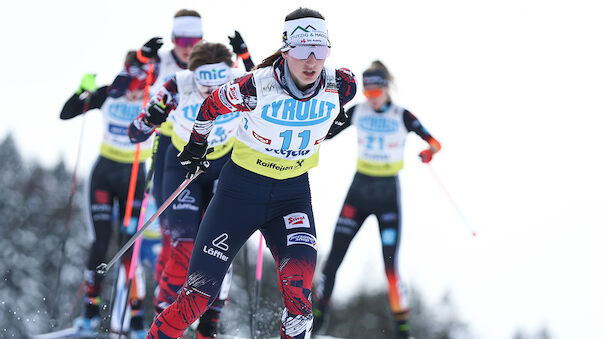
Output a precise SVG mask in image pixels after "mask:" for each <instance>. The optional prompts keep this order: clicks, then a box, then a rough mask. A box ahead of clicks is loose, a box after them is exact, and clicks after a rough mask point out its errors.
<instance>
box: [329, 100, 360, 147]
mask: <svg viewBox="0 0 603 339" xmlns="http://www.w3.org/2000/svg"><path fill="white" fill-rule="evenodd" d="M355 110H356V105H354V106H352V107H350V108H349V109H348V110H345V109H343V107H342V108H341V109H340V111H339V114H338V115H337V118H335V121H333V124H331V127H330V128H329V132H328V133H327V140H328V139H331V138H333V137H335V136H336V135H337V134H339V133H341V132H343V130H344V129H346V128H348V127H350V126H351V125H352V115H353V114H354V111H355Z"/></svg>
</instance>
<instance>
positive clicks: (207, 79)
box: [193, 62, 231, 87]
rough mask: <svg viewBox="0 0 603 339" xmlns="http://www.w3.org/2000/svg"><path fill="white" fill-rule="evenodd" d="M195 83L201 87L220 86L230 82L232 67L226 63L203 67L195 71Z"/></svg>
mask: <svg viewBox="0 0 603 339" xmlns="http://www.w3.org/2000/svg"><path fill="white" fill-rule="evenodd" d="M193 73H194V79H195V83H196V84H197V85H200V86H206V87H215V86H220V85H222V84H224V83H226V82H227V81H229V80H230V78H231V75H230V66H228V65H227V64H226V63H225V62H220V63H218V64H206V65H201V66H199V67H197V68H195V70H194V71H193Z"/></svg>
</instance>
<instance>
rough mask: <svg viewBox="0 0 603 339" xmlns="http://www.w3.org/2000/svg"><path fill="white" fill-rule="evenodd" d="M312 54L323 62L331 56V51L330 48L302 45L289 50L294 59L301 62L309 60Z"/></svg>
mask: <svg viewBox="0 0 603 339" xmlns="http://www.w3.org/2000/svg"><path fill="white" fill-rule="evenodd" d="M312 53H314V57H315V58H316V59H318V60H323V59H326V58H327V57H328V56H329V55H330V54H331V49H330V48H329V46H314V45H300V46H295V47H293V48H291V49H290V50H289V54H290V55H291V56H292V57H294V58H295V59H300V60H304V59H308V58H309V57H310V54H312Z"/></svg>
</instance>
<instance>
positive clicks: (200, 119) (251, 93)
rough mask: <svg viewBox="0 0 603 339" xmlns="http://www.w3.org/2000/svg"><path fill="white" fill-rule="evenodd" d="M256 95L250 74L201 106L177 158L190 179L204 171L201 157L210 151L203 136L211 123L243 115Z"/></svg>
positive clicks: (253, 101)
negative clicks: (230, 114) (223, 115)
mask: <svg viewBox="0 0 603 339" xmlns="http://www.w3.org/2000/svg"><path fill="white" fill-rule="evenodd" d="M256 104H257V94H256V88H255V82H254V80H253V74H252V73H249V74H245V75H243V76H242V77H240V78H237V79H235V80H233V81H231V82H228V83H226V84H224V85H222V86H220V87H219V88H218V89H216V90H215V91H213V92H212V93H211V94H210V96H209V97H207V99H205V101H204V102H203V104H202V105H201V108H200V109H199V113H198V114H197V119H196V120H195V124H194V125H193V130H192V132H191V136H190V139H189V141H188V144H186V145H185V146H184V149H183V150H182V152H180V154H178V160H179V161H180V164H181V165H182V166H184V167H186V169H187V170H188V174H187V177H189V178H190V177H191V176H192V175H193V174H194V173H196V172H197V171H199V170H205V169H207V166H209V164H208V163H207V162H206V161H205V156H206V155H207V154H209V153H210V152H211V151H212V149H211V148H209V149H208V147H207V136H208V135H209V133H210V132H211V130H212V128H213V125H214V120H215V119H216V118H217V117H218V116H219V115H221V114H228V113H232V112H236V111H239V112H244V111H251V110H253V109H255V106H256Z"/></svg>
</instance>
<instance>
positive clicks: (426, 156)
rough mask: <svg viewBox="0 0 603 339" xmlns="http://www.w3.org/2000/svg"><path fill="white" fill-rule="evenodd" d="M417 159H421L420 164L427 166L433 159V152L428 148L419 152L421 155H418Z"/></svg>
mask: <svg viewBox="0 0 603 339" xmlns="http://www.w3.org/2000/svg"><path fill="white" fill-rule="evenodd" d="M419 158H421V161H422V162H424V163H426V164H428V163H429V162H430V161H431V158H433V151H432V150H431V149H430V148H429V149H426V150H424V151H421V153H419Z"/></svg>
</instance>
